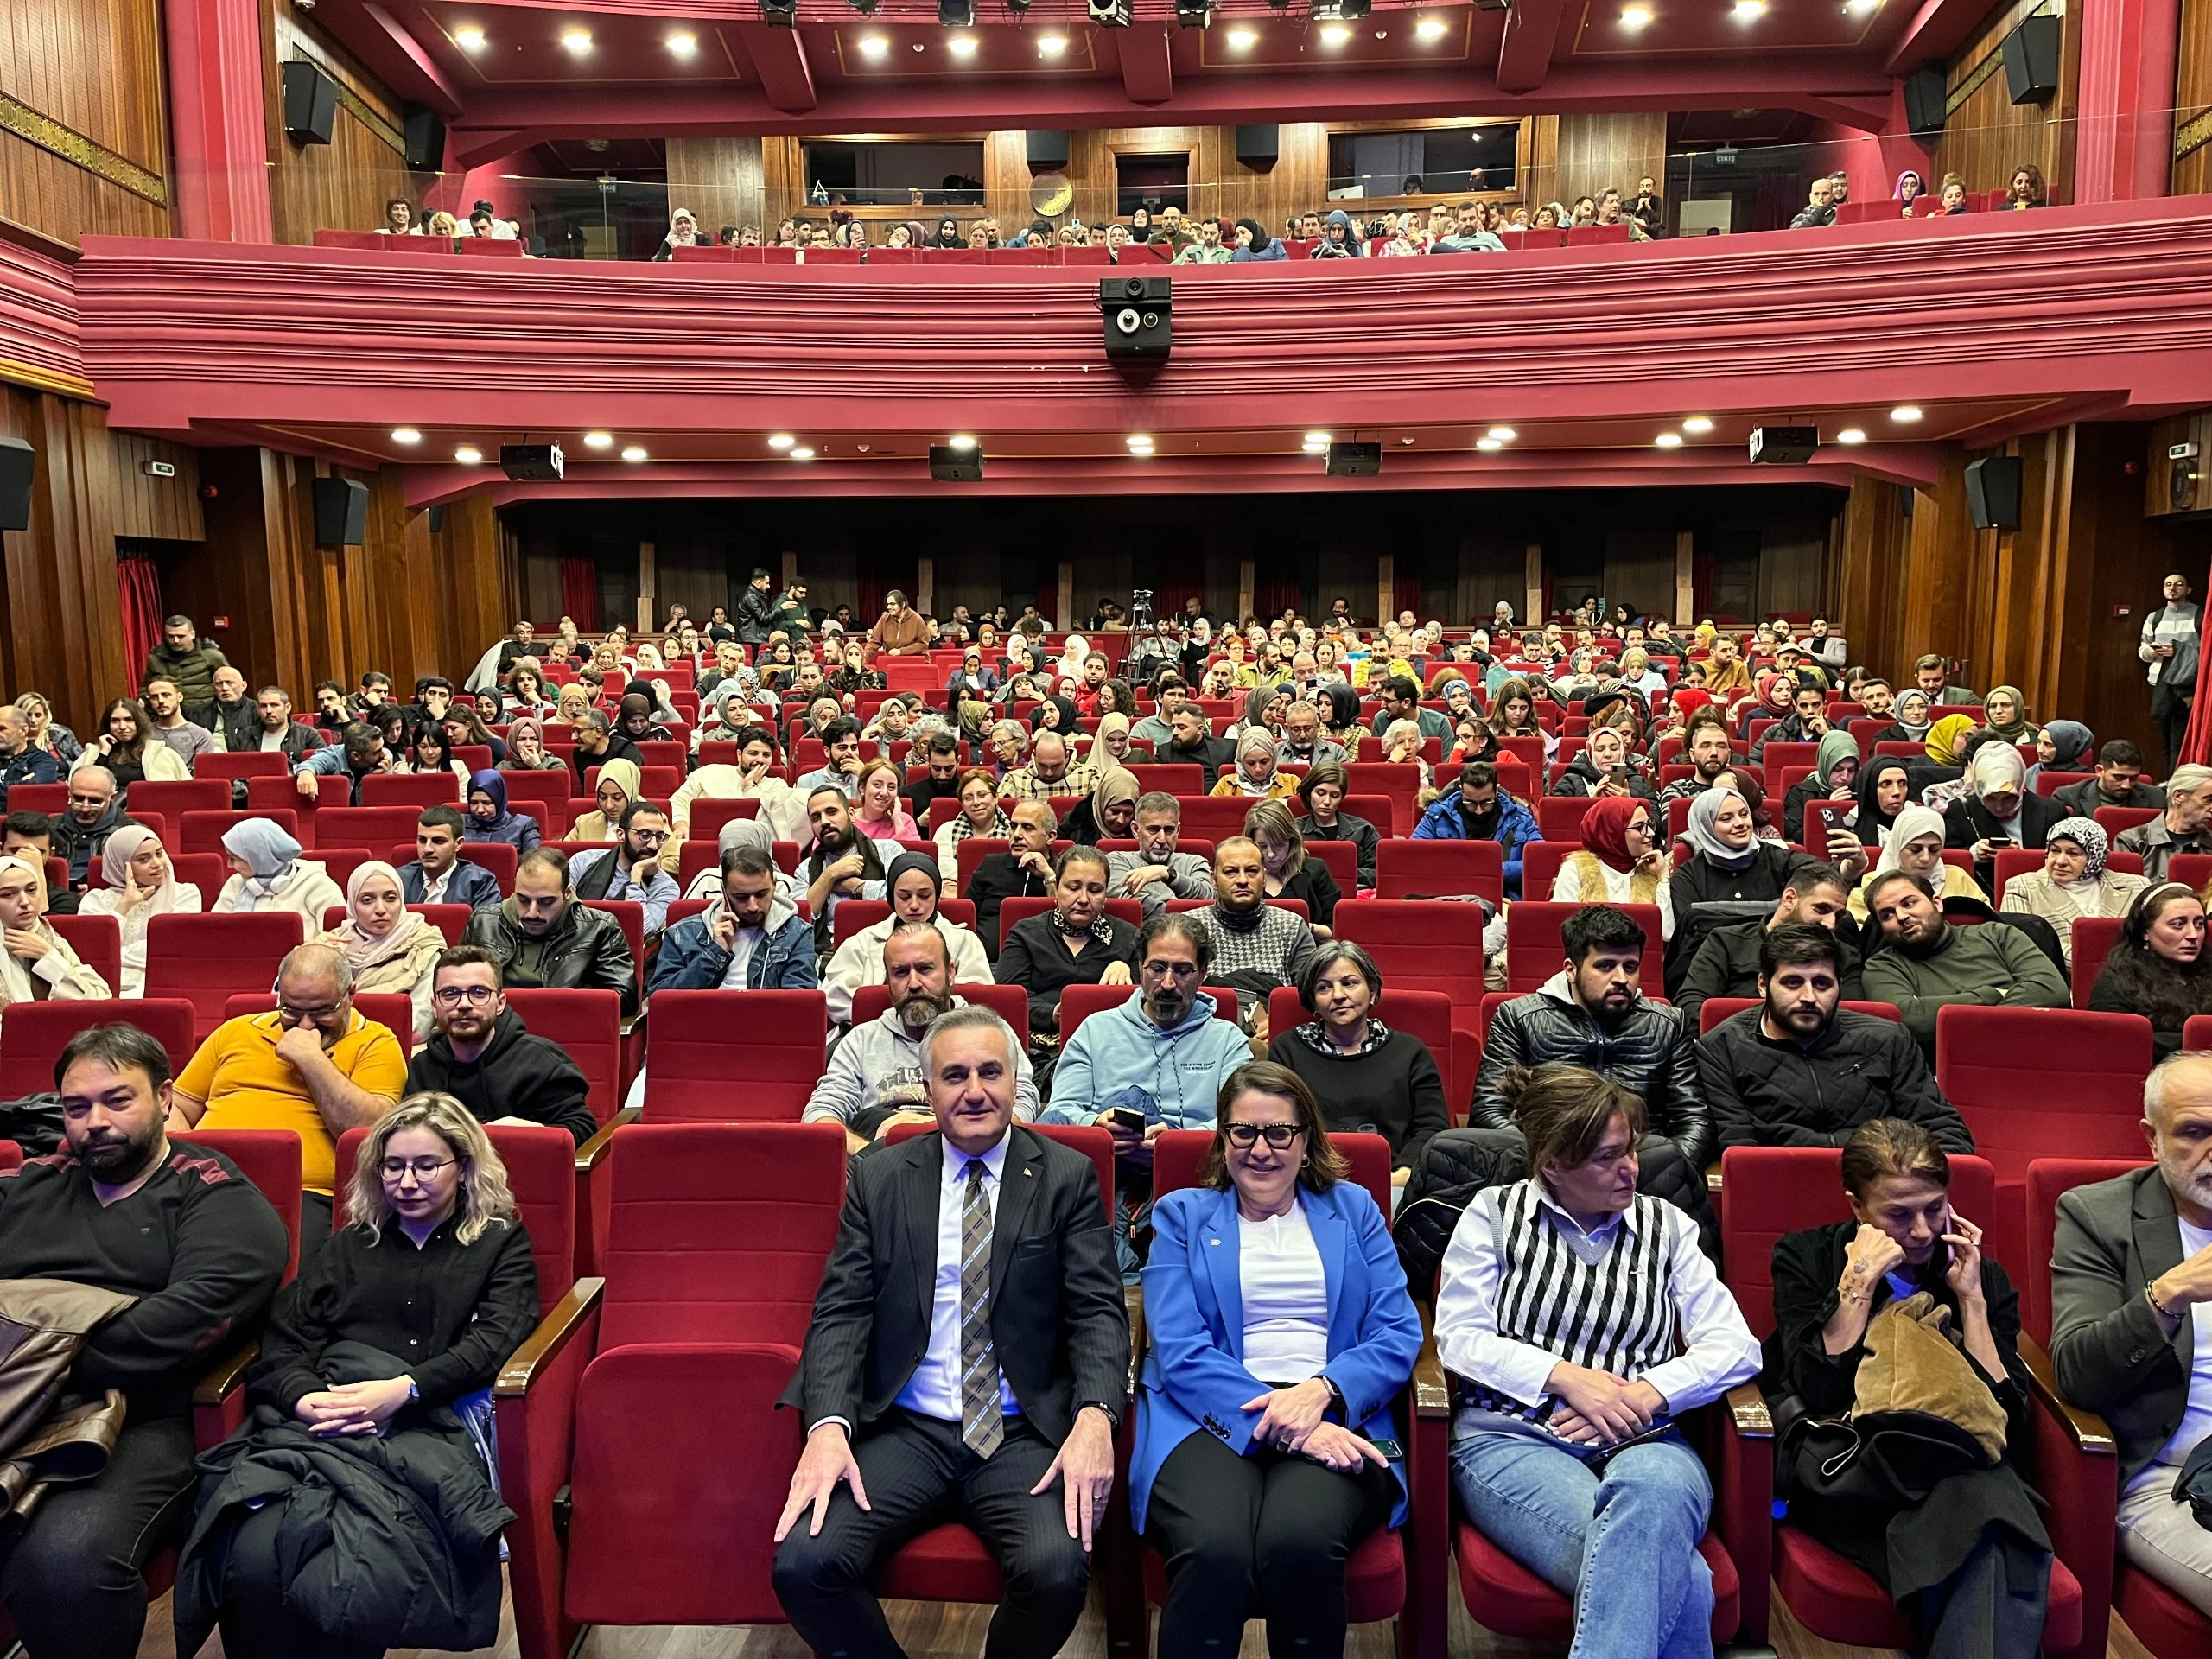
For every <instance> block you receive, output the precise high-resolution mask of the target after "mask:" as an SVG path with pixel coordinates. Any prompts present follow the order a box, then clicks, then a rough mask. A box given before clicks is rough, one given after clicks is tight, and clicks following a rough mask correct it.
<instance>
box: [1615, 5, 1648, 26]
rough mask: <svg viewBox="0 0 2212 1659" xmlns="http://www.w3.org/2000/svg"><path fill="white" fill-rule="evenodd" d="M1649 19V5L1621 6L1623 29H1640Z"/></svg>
mask: <svg viewBox="0 0 2212 1659" xmlns="http://www.w3.org/2000/svg"><path fill="white" fill-rule="evenodd" d="M1650 21H1651V8H1650V7H1649V6H1623V7H1622V8H1621V27H1622V28H1623V29H1642V28H1643V27H1644V25H1646V24H1647V23H1649V22H1650Z"/></svg>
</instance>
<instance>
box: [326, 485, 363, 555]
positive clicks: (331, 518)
mask: <svg viewBox="0 0 2212 1659" xmlns="http://www.w3.org/2000/svg"><path fill="white" fill-rule="evenodd" d="M368 532H369V486H367V485H365V484H363V483H361V482H359V480H354V479H351V478H318V479H317V480H315V545H316V546H317V547H359V545H360V544H361V543H363V542H364V541H365V540H367V539H368Z"/></svg>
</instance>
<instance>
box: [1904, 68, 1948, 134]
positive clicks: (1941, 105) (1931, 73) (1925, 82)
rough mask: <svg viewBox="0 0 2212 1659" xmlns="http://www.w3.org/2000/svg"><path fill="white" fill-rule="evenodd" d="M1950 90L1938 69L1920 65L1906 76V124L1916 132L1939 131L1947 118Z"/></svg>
mask: <svg viewBox="0 0 2212 1659" xmlns="http://www.w3.org/2000/svg"><path fill="white" fill-rule="evenodd" d="M1950 97H1951V95H1950V90H1949V88H1948V87H1947V86H1945V85H1944V80H1943V72H1942V70H1941V69H1923V70H1921V71H1920V72H1919V73H1917V74H1914V75H1908V76H1906V77H1905V83H1904V121H1905V125H1906V126H1908V127H1910V129H1911V130H1913V131H1915V132H1918V133H1929V132H1941V131H1942V130H1943V123H1944V122H1945V121H1946V120H1948V119H1949V114H1948V105H1949V103H1950Z"/></svg>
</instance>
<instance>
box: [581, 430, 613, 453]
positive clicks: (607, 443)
mask: <svg viewBox="0 0 2212 1659" xmlns="http://www.w3.org/2000/svg"><path fill="white" fill-rule="evenodd" d="M613 447H614V435H613V433H612V432H587V433H585V434H584V448H587V449H612V448H613Z"/></svg>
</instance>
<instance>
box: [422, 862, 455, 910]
mask: <svg viewBox="0 0 2212 1659" xmlns="http://www.w3.org/2000/svg"><path fill="white" fill-rule="evenodd" d="M459 868H461V861H459V860H458V859H456V860H454V861H453V862H452V863H450V864H448V865H447V866H446V873H445V874H443V875H442V876H440V877H439V878H438V879H437V880H435V881H433V880H430V873H429V871H428V870H425V871H423V903H424V904H426V905H442V904H443V903H445V901H446V889H447V888H448V887H451V886H452V885H453V877H454V871H455V870H458V869H459Z"/></svg>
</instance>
